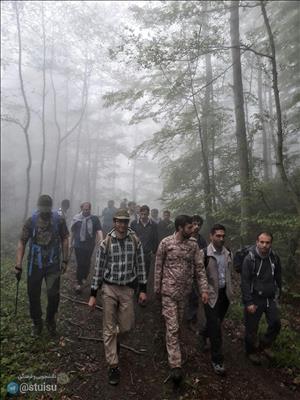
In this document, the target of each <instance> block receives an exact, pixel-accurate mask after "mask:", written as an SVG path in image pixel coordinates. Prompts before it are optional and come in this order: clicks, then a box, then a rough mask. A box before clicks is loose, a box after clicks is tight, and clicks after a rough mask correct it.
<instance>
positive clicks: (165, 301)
mask: <svg viewBox="0 0 300 400" xmlns="http://www.w3.org/2000/svg"><path fill="white" fill-rule="evenodd" d="M184 307H185V300H174V299H172V298H171V297H168V296H162V315H163V316H164V318H165V323H166V346H167V352H168V362H169V366H170V368H180V367H181V350H180V326H181V324H182V320H183V314H184Z"/></svg>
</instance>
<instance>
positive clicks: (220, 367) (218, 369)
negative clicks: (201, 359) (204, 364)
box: [212, 361, 225, 376]
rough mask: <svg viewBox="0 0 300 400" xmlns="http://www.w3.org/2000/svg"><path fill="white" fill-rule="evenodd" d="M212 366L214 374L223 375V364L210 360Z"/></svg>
mask: <svg viewBox="0 0 300 400" xmlns="http://www.w3.org/2000/svg"><path fill="white" fill-rule="evenodd" d="M212 367H213V369H214V372H215V374H216V375H221V376H224V375H225V368H224V364H222V363H214V362H213V361H212Z"/></svg>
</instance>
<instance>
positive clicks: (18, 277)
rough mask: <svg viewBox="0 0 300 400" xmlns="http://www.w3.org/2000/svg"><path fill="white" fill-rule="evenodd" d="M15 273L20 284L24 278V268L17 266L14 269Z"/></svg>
mask: <svg viewBox="0 0 300 400" xmlns="http://www.w3.org/2000/svg"><path fill="white" fill-rule="evenodd" d="M14 273H15V275H16V279H17V281H18V282H19V281H20V279H21V276H22V267H21V265H16V266H15V269H14Z"/></svg>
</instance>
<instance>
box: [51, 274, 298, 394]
mask: <svg viewBox="0 0 300 400" xmlns="http://www.w3.org/2000/svg"><path fill="white" fill-rule="evenodd" d="M73 285H74V273H73V271H70V272H69V274H68V277H67V278H65V280H64V283H63V288H62V293H64V294H65V295H68V296H71V297H73V298H75V295H74V292H73V288H72V287H73ZM99 297H100V296H99ZM76 298H77V299H78V300H82V301H88V298H89V286H86V288H85V289H84V291H83V293H82V294H81V295H80V296H77V297H76ZM98 304H99V305H101V302H100V299H98ZM101 321H102V313H101V311H100V310H96V311H95V312H94V313H90V312H89V309H88V307H87V306H85V305H81V304H76V303H73V302H71V301H69V300H66V299H62V304H61V307H60V317H59V321H58V325H59V328H60V333H61V334H62V339H61V341H60V351H59V356H58V368H57V371H56V372H64V373H66V374H67V375H68V377H69V379H70V382H69V383H67V384H66V385H65V386H64V389H63V396H62V397H61V398H62V399H64V400H67V399H82V400H85V399H86V400H90V399H95V400H97V399H99V400H130V399H135V400H156V399H157V400H163V399H197V400H198V399H199V400H201V399H203V400H206V399H209V400H233V399H234V400H237V399H243V400H252V399H253V400H260V399H261V400H279V399H280V400H294V399H295V400H296V399H299V398H300V391H299V388H297V387H295V386H294V385H292V378H290V376H289V374H288V372H287V371H286V370H284V369H279V368H274V367H273V368H272V367H270V366H269V365H268V363H267V362H266V364H265V365H264V366H261V367H254V366H252V365H251V364H250V363H249V362H248V360H246V359H245V356H244V352H243V343H242V338H241V335H240V330H239V329H238V328H237V327H236V326H235V324H234V322H233V321H231V320H226V321H225V326H224V349H225V351H224V353H225V363H226V367H227V375H226V377H224V378H220V377H218V376H215V374H214V373H213V371H212V369H211V366H210V357H209V354H201V353H199V352H198V351H197V341H196V336H195V334H194V333H193V332H191V331H189V330H187V329H186V328H185V329H184V332H183V342H184V350H183V354H184V356H183V357H184V359H185V360H186V362H185V365H184V370H185V373H186V377H185V383H184V384H183V385H182V386H181V387H180V388H179V389H176V388H174V387H173V384H172V383H171V382H170V381H168V382H166V383H164V381H165V380H166V378H167V377H168V365H167V354H166V350H165V344H164V325H163V320H162V319H161V316H160V305H159V303H158V302H157V301H155V300H154V299H153V296H151V298H150V301H149V303H148V305H147V307H146V308H141V307H139V306H137V307H136V329H135V330H134V331H132V332H131V334H130V335H129V337H128V339H127V340H126V344H127V345H129V346H132V347H133V348H135V349H136V350H140V349H144V350H146V351H145V352H144V353H143V354H142V355H137V354H135V353H133V352H131V351H129V350H126V349H121V357H120V369H121V382H120V384H119V385H118V386H117V387H112V386H110V385H109V384H108V383H107V367H106V363H105V358H104V352H103V345H102V343H100V342H91V341H83V340H79V339H78V336H89V337H98V338H99V337H101V330H102V326H101ZM124 343H125V342H124Z"/></svg>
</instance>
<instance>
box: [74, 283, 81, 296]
mask: <svg viewBox="0 0 300 400" xmlns="http://www.w3.org/2000/svg"><path fill="white" fill-rule="evenodd" d="M74 290H75V293H76V294H80V293H81V285H79V284H78V285H76V286H75V287H74Z"/></svg>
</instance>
